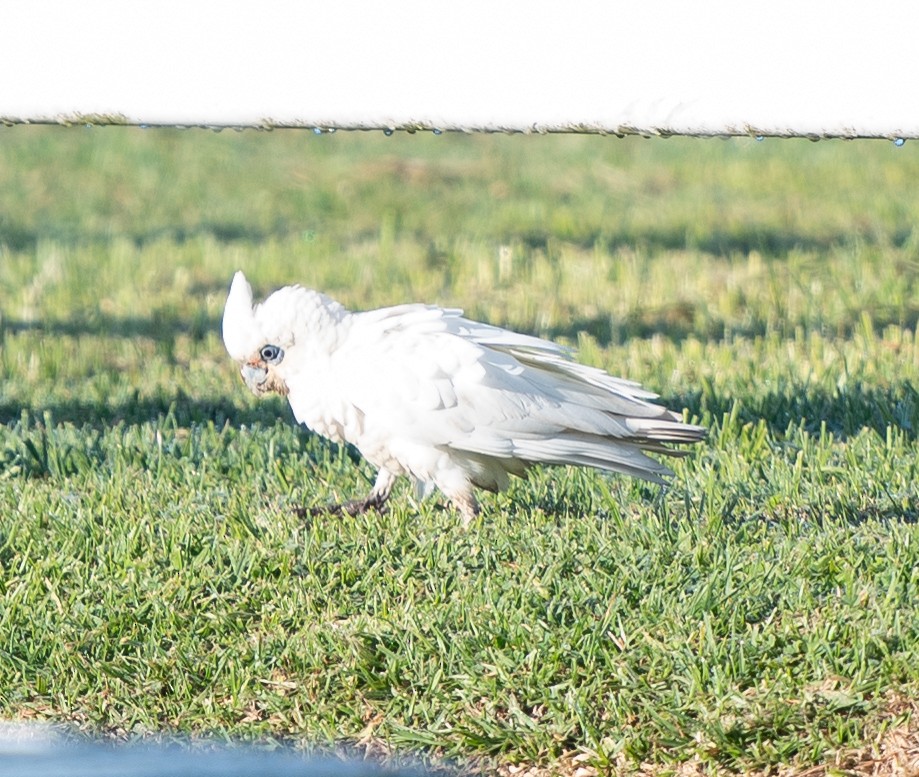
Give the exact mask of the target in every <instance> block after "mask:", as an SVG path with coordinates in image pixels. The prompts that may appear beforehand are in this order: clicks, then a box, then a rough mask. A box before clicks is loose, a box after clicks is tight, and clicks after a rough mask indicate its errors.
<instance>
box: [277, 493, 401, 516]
mask: <svg viewBox="0 0 919 777" xmlns="http://www.w3.org/2000/svg"><path fill="white" fill-rule="evenodd" d="M385 504H386V499H385V498H381V497H379V496H376V495H374V494H371V495H370V496H368V497H367V498H366V499H350V500H348V501H347V502H342V503H340V504H338V503H335V502H333V503H331V504H327V505H321V506H319V507H297V508H296V509H295V510H294V513H296V514H297V515H298V516H299V517H300V518H306V517H313V518H315V517H316V516H319V515H351V516H354V515H360V514H361V513H366V512H367V511H368V510H376V511H377V512H383V508H384V506H385Z"/></svg>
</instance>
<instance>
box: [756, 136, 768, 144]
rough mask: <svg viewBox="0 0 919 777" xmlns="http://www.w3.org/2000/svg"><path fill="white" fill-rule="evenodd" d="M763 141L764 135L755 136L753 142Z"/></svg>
mask: <svg viewBox="0 0 919 777" xmlns="http://www.w3.org/2000/svg"><path fill="white" fill-rule="evenodd" d="M765 139H766V137H765V135H757V136H756V137H755V138H754V140H755V141H756V142H757V143H762V142H763V141H764V140H765Z"/></svg>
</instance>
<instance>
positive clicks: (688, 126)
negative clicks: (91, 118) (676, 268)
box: [0, 0, 919, 137]
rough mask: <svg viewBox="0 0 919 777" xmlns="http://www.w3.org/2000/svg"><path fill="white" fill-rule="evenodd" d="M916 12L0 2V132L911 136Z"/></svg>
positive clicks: (762, 6) (404, 1) (903, 4)
mask: <svg viewBox="0 0 919 777" xmlns="http://www.w3.org/2000/svg"><path fill="white" fill-rule="evenodd" d="M913 15H914V12H913V10H912V2H911V0H889V1H888V2H884V1H883V0H881V2H864V3H859V2H845V1H844V0H836V2H830V1H829V0H797V2H791V1H790V0H761V1H760V2H755V3H754V2H743V0H700V1H699V2H689V1H688V0H682V1H681V0H655V1H654V2H650V1H649V0H631V2H622V0H611V1H610V2H576V1H574V2H565V3H562V2H540V1H539V0H528V1H522V2H516V0H515V1H513V2H511V1H508V0H505V2H501V0H490V2H485V1H483V0H463V2H455V1H451V2H437V1H436V0H389V1H388V2H387V1H386V0H382V1H377V2H357V1H356V0H324V2H304V1H302V0H301V2H280V1H279V0H262V1H261V2H258V3H255V2H250V3H241V2H238V3H231V2H227V1H226V0H223V1H222V2H215V1H213V0H183V1H181V2H180V1H179V0H155V1H151V0H118V1H117V2H116V1H115V0H80V2H72V0H63V1H61V2H50V0H4V2H3V3H2V4H0V50H2V51H3V57H4V67H3V68H2V72H0V117H7V118H17V119H55V118H57V117H60V116H67V115H72V114H76V113H81V114H88V113H103V114H113V113H118V114H122V115H124V116H126V117H127V118H128V120H129V121H131V122H134V123H179V124H240V125H245V124H258V123H259V122H260V121H264V120H274V121H277V122H282V123H304V124H309V125H312V124H316V125H339V126H341V125H347V124H356V125H361V126H385V125H388V124H392V125H401V124H404V123H407V122H410V121H417V122H421V123H423V124H425V125H429V126H435V125H439V126H444V127H460V126H488V127H508V128H514V129H526V128H528V127H532V126H533V125H539V126H543V127H545V126H565V125H572V124H579V123H580V124H587V125H590V126H594V127H605V128H607V129H614V128H615V127H617V126H621V125H623V124H630V125H634V126H636V127H650V128H667V127H671V128H676V129H677V130H680V131H692V130H696V131H717V130H718V128H727V129H730V128H735V129H736V128H738V127H744V126H748V125H749V126H753V127H756V128H760V129H764V130H766V131H767V132H768V131H775V132H783V131H793V132H797V133H799V134H807V133H824V134H826V133H833V132H836V133H839V132H842V133H847V132H856V133H861V134H886V135H890V136H893V135H900V136H903V137H916V136H919V100H917V99H916V97H915V89H914V85H915V83H916V76H917V75H919V63H917V60H919V57H917V56H916V55H915V53H914V52H915V50H916V47H915V43H914V30H915V24H914V23H913V20H912V18H913Z"/></svg>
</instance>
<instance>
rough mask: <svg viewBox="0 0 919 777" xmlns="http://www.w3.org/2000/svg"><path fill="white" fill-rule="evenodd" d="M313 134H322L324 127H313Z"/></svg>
mask: <svg viewBox="0 0 919 777" xmlns="http://www.w3.org/2000/svg"><path fill="white" fill-rule="evenodd" d="M313 134H314V135H321V134H322V127H313Z"/></svg>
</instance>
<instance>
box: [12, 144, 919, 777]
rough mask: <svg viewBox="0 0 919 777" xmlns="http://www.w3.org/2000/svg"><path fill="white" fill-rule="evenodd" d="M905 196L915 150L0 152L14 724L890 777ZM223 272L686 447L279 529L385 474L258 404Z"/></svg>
mask: <svg viewBox="0 0 919 777" xmlns="http://www.w3.org/2000/svg"><path fill="white" fill-rule="evenodd" d="M917 181H919V144H913V143H911V142H910V143H907V144H906V145H905V146H904V147H902V148H895V147H894V146H893V144H890V143H886V142H868V141H864V142H848V143H845V142H840V141H833V142H830V141H824V142H820V143H810V142H807V141H779V140H766V141H763V142H756V141H754V140H753V139H737V140H730V141H727V140H691V139H676V138H674V139H667V140H662V139H654V140H642V139H639V138H625V139H617V138H601V137H573V136H572V137H562V136H551V137H550V136H534V137H530V136H461V135H443V136H439V137H438V136H434V135H432V134H430V133H417V134H415V135H408V134H402V135H399V134H397V135H394V136H392V137H384V136H383V135H382V134H373V135H370V134H360V133H343V132H339V133H336V134H334V135H330V134H325V135H322V136H316V135H314V134H313V133H311V132H305V131H304V132H296V131H276V132H253V131H249V132H242V133H237V132H230V131H225V132H223V133H220V134H216V133H212V132H208V131H203V130H196V131H179V130H173V131H167V130H141V129H132V128H98V127H97V128H84V127H72V128H41V127H21V126H20V127H8V128H0V717H2V718H6V719H17V720H19V719H26V720H39V721H51V722H55V723H67V724H71V725H75V726H76V727H77V728H78V729H80V730H84V731H88V732H93V733H103V734H105V735H112V736H116V737H122V738H135V737H145V736H149V735H154V734H157V733H159V734H164V733H165V734H166V735H167V736H173V735H181V736H187V735H191V736H194V737H199V736H216V737H218V738H230V739H234V740H237V739H241V740H253V739H257V740H259V741H263V740H268V741H283V742H290V743H293V744H295V745H297V746H304V747H319V748H327V747H349V748H353V747H359V748H361V747H367V748H369V749H370V750H371V751H372V752H374V753H380V754H385V753H395V754H397V755H412V756H415V755H418V756H420V757H422V758H424V759H427V760H430V761H434V762H436V761H440V760H442V759H447V760H448V761H451V762H456V763H460V764H464V765H468V764H474V765H476V766H477V767H478V768H483V769H486V770H503V771H504V772H505V773H507V772H517V773H519V772H521V771H523V770H524V769H534V770H535V769H537V768H538V769H543V770H555V771H560V772H571V773H578V774H579V775H580V776H581V777H584V776H585V775H590V774H594V773H597V772H603V771H607V770H621V771H628V770H639V771H646V772H656V773H657V772H659V773H665V772H673V771H674V770H676V771H685V772H692V771H695V770H711V771H716V770H722V769H723V770H736V771H758V772H763V773H765V772H770V771H772V772H774V771H776V770H791V771H806V770H807V769H809V768H810V767H813V766H816V765H827V764H836V765H837V766H838V767H839V768H851V769H856V770H857V769H862V770H863V771H867V770H870V769H879V770H883V769H888V770H889V771H890V770H893V769H894V767H895V766H896V765H897V764H898V763H907V762H908V761H909V759H910V758H914V757H915V755H916V752H917V748H919V734H917V732H919V721H917V718H916V715H917V712H916V710H917V708H919V704H917V700H919V573H917V565H919V527H917V523H916V522H917V518H919V489H917V485H916V480H917V474H919V464H917V457H919V443H917V430H919V394H917V387H919V343H917V339H916V325H917V321H919V228H917V225H919V189H917V183H916V182H917ZM237 269H244V270H245V271H246V273H247V275H249V277H250V279H251V280H252V282H253V284H254V285H255V287H256V293H257V294H259V295H262V294H265V293H267V292H270V291H271V290H273V289H274V288H277V287H278V286H282V285H285V284H288V283H294V282H299V283H302V284H304V285H309V286H312V287H315V288H319V289H321V290H323V291H325V292H326V293H328V294H330V295H332V296H334V297H336V298H338V299H339V300H340V301H342V302H343V303H345V304H346V305H348V306H350V307H353V308H370V307H376V306H381V305H386V304H395V303H399V302H406V301H426V302H437V303H441V304H444V305H449V306H457V307H462V308H464V309H465V310H466V312H467V314H468V315H469V316H472V317H476V318H481V319H484V320H487V321H489V322H491V323H495V324H501V325H506V326H509V327H511V328H514V329H518V330H521V331H525V332H530V333H535V334H538V335H541V336H546V337H550V338H553V339H556V340H558V341H561V342H564V343H567V344H570V345H572V346H575V347H577V348H578V351H579V358H580V359H582V360H583V361H585V362H588V363H590V364H594V365H598V366H600V367H603V368H606V369H608V370H610V371H611V372H613V373H615V374H617V375H622V376H625V377H628V378H631V379H635V380H639V381H641V382H642V383H644V384H645V385H646V386H647V387H649V388H651V389H653V390H655V391H657V392H659V393H660V394H661V398H662V401H663V402H665V403H666V404H667V405H668V406H669V407H671V408H673V409H676V410H683V411H684V412H685V415H686V417H687V419H692V420H694V421H695V422H697V423H702V424H705V425H706V426H708V427H709V428H710V430H711V432H710V436H709V439H708V440H707V441H706V442H705V443H703V444H701V445H700V446H697V447H696V448H695V449H694V450H693V452H692V454H691V455H690V456H688V457H687V458H685V459H682V460H679V461H677V462H676V463H675V468H676V472H677V475H676V478H675V480H674V482H673V484H672V486H671V487H670V488H668V489H666V490H664V489H660V488H658V487H655V486H649V485H646V484H642V483H638V482H635V481H632V480H628V479H626V478H623V477H611V476H607V475H603V474H598V473H594V472H587V471H582V470H574V469H565V468H559V469H551V470H541V471H537V472H535V473H534V474H533V476H532V477H531V478H530V479H529V480H527V481H517V482H515V484H514V485H513V487H512V488H511V489H510V490H509V491H508V492H506V493H504V494H501V495H497V496H490V495H489V496H485V497H484V498H483V508H484V509H483V515H482V517H481V519H479V520H478V521H476V522H473V524H472V525H471V526H470V527H469V528H468V529H466V530H464V529H463V528H462V522H461V520H460V519H459V517H458V516H457V515H456V514H455V513H453V512H452V511H451V510H450V509H449V508H446V507H445V506H444V504H443V503H442V502H441V501H438V500H436V499H435V500H431V501H427V502H423V503H420V504H418V503H416V502H415V501H414V500H413V498H412V496H411V491H410V489H409V488H407V487H406V484H404V485H402V486H401V487H400V488H399V489H397V491H396V493H395V495H394V498H393V499H392V500H391V504H390V507H389V509H388V510H387V511H386V512H385V513H383V514H376V513H370V514H367V515H364V516H360V517H356V518H340V517H332V516H329V517H322V516H317V517H313V518H310V519H303V518H300V517H298V516H297V515H296V514H295V508H297V507H300V506H312V505H317V504H322V503H324V502H326V501H329V500H331V499H340V498H348V497H351V496H356V495H360V494H363V493H365V492H366V490H367V489H368V488H369V485H370V482H371V480H372V478H373V475H374V473H373V470H372V468H371V467H370V466H369V465H367V464H366V463H364V462H361V461H360V460H359V457H358V456H357V455H356V453H355V452H354V451H351V450H348V449H345V448H338V447H335V446H333V445H331V444H328V443H326V442H324V441H322V440H320V439H318V438H316V437H314V436H312V435H311V434H310V433H309V432H308V431H306V430H304V429H302V428H297V427H296V426H295V425H294V422H293V417H292V414H291V412H290V410H289V409H288V407H287V406H286V404H285V403H284V402H283V401H281V400H275V399H273V400H267V401H263V402H257V401H256V400H255V399H254V398H253V397H251V396H249V395H248V393H247V391H246V390H245V388H244V386H243V385H242V383H241V381H240V380H239V376H238V374H237V372H236V369H235V367H234V365H233V363H232V362H231V361H230V359H229V358H228V357H227V355H226V354H225V352H224V350H223V345H222V342H221V339H220V331H219V329H220V316H221V313H222V306H223V301H224V299H225V295H226V290H227V288H228V285H229V281H230V278H231V276H232V274H233V272H234V271H235V270H237ZM897 759H899V761H898V760H897ZM809 773H810V774H817V773H820V772H819V771H815V772H809Z"/></svg>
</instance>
